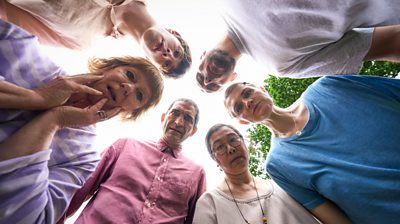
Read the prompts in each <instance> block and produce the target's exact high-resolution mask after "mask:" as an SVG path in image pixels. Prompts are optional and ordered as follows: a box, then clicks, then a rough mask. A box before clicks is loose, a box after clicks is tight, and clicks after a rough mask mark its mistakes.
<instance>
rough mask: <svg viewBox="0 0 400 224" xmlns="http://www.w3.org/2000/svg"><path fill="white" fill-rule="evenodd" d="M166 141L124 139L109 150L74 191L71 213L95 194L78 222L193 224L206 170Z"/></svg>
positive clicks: (86, 223) (68, 213)
mask: <svg viewBox="0 0 400 224" xmlns="http://www.w3.org/2000/svg"><path fill="white" fill-rule="evenodd" d="M166 147H167V146H166V144H165V143H164V142H163V141H162V140H159V141H158V142H149V141H137V140H134V139H120V140H118V141H116V142H115V143H114V144H113V145H111V146H110V147H109V148H108V149H106V150H105V151H104V153H103V156H102V159H101V161H100V163H99V165H98V166H97V168H96V171H95V172H94V173H93V174H92V175H91V176H90V177H89V179H88V181H87V182H86V183H85V185H84V186H83V187H82V188H81V189H80V190H79V191H78V192H77V193H76V194H75V196H74V198H73V199H72V202H71V205H70V207H69V209H68V211H67V214H66V215H67V216H68V215H71V214H73V213H74V212H75V211H76V210H77V209H78V208H79V206H80V205H81V204H82V202H83V201H84V200H85V198H88V197H90V196H93V197H92V199H91V200H90V201H89V203H88V204H87V206H86V207H85V209H84V210H83V211H82V213H81V215H80V216H79V217H78V219H77V221H76V223H85V224H90V223H151V224H154V223H192V220H193V215H194V209H195V205H196V201H197V199H198V198H199V197H200V195H201V194H202V193H203V192H204V191H205V188H206V181H205V173H204V170H203V168H202V167H201V166H199V165H196V164H195V163H193V162H192V161H190V160H189V159H187V158H186V157H184V156H183V155H182V154H181V149H180V148H177V149H173V150H172V153H163V152H162V151H164V149H165V148H166Z"/></svg>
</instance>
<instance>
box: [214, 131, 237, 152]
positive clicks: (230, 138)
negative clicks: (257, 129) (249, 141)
mask: <svg viewBox="0 0 400 224" xmlns="http://www.w3.org/2000/svg"><path fill="white" fill-rule="evenodd" d="M240 144H241V137H240V136H238V135H236V134H233V133H232V134H229V135H227V137H226V138H225V139H223V140H222V139H219V140H217V141H215V142H214V144H213V146H212V151H213V153H215V154H216V155H219V156H222V155H225V154H226V152H227V150H228V145H229V146H231V147H234V148H235V147H238V146H240Z"/></svg>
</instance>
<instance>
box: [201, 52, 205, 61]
mask: <svg viewBox="0 0 400 224" xmlns="http://www.w3.org/2000/svg"><path fill="white" fill-rule="evenodd" d="M206 53H207V51H204V52H203V54H202V55H201V56H200V61H201V60H202V59H203V58H204V57H205V56H206Z"/></svg>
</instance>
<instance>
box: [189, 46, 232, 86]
mask: <svg viewBox="0 0 400 224" xmlns="http://www.w3.org/2000/svg"><path fill="white" fill-rule="evenodd" d="M235 65H236V60H235V59H234V58H233V57H231V56H230V55H229V53H228V52H225V51H222V50H218V49H214V50H212V51H211V52H209V53H208V54H206V55H205V57H204V59H203V61H202V62H201V64H200V66H199V70H198V72H197V74H196V81H197V83H198V85H199V86H200V88H202V90H204V91H205V92H215V91H218V90H220V89H221V88H222V86H223V85H224V84H225V83H227V82H229V81H232V80H233V79H235V78H236V73H234V72H233V70H234V68H235Z"/></svg>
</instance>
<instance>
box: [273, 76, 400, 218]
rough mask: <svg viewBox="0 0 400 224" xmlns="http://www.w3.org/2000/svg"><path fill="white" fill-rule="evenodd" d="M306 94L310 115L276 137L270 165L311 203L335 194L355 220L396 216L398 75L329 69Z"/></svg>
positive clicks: (399, 206)
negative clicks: (297, 128)
mask: <svg viewBox="0 0 400 224" xmlns="http://www.w3.org/2000/svg"><path fill="white" fill-rule="evenodd" d="M302 100H303V102H304V103H305V105H306V106H307V108H308V110H309V113H310V117H309V121H308V123H307V125H306V126H305V128H304V130H303V131H302V134H301V136H291V137H288V138H273V139H272V143H271V151H270V153H269V154H268V158H267V162H266V163H267V164H266V169H267V172H268V173H269V174H270V175H271V177H272V178H273V179H274V180H275V181H276V182H277V183H278V184H279V185H280V186H281V187H282V188H283V189H284V190H286V191H287V192H288V193H289V194H290V195H291V196H292V197H294V198H295V199H296V200H297V201H299V202H300V203H301V204H303V205H304V206H305V207H306V208H308V209H313V208H315V207H317V206H319V205H321V204H322V203H323V202H325V200H326V199H329V200H331V201H333V202H334V203H335V204H336V205H338V206H339V207H340V208H341V209H342V210H343V211H344V212H345V213H346V214H347V215H348V216H349V218H350V219H351V220H352V222H354V223H362V224H365V223H380V224H384V223H388V224H389V223H390V224H393V223H398V222H399V218H400V80H399V79H388V78H382V77H372V76H350V75H349V76H327V77H323V78H321V79H319V80H318V81H316V82H315V83H314V84H313V85H311V86H310V87H309V88H308V89H307V90H306V91H305V92H304V93H303V96H302Z"/></svg>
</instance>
